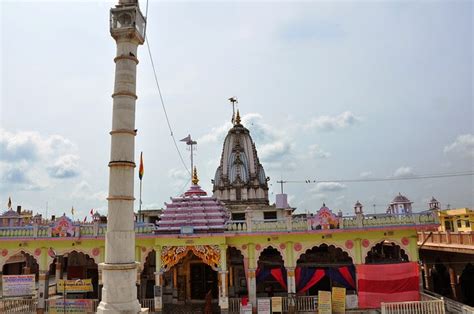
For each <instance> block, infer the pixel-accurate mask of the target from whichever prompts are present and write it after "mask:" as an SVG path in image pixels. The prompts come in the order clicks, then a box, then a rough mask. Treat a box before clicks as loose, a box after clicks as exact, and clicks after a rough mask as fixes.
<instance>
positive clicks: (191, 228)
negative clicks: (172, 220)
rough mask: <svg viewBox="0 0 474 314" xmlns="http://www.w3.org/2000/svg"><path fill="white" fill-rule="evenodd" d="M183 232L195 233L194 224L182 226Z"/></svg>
mask: <svg viewBox="0 0 474 314" xmlns="http://www.w3.org/2000/svg"><path fill="white" fill-rule="evenodd" d="M181 233H182V234H193V233H194V227H193V226H181Z"/></svg>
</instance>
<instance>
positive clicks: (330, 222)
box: [310, 203, 339, 229]
mask: <svg viewBox="0 0 474 314" xmlns="http://www.w3.org/2000/svg"><path fill="white" fill-rule="evenodd" d="M310 219H311V226H312V228H313V229H336V228H338V227H339V218H338V217H337V216H336V215H335V214H334V213H333V212H332V211H331V210H330V209H329V208H327V207H326V204H324V203H323V207H321V208H320V209H319V210H318V212H317V213H316V215H314V216H312V217H311V218H310Z"/></svg>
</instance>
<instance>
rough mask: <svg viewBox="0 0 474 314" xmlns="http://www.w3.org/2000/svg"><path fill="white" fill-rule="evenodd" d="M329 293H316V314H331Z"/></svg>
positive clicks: (320, 291)
mask: <svg viewBox="0 0 474 314" xmlns="http://www.w3.org/2000/svg"><path fill="white" fill-rule="evenodd" d="M331 313H332V308H331V291H322V290H319V291H318V314H331Z"/></svg>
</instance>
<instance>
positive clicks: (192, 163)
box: [190, 141, 194, 180]
mask: <svg viewBox="0 0 474 314" xmlns="http://www.w3.org/2000/svg"><path fill="white" fill-rule="evenodd" d="M190 146H191V180H192V179H193V169H194V167H193V166H194V161H193V142H192V141H191V144H190Z"/></svg>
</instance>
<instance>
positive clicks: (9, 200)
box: [7, 197, 12, 209]
mask: <svg viewBox="0 0 474 314" xmlns="http://www.w3.org/2000/svg"><path fill="white" fill-rule="evenodd" d="M7 208H8V209H10V208H12V198H11V197H8V204H7Z"/></svg>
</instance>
